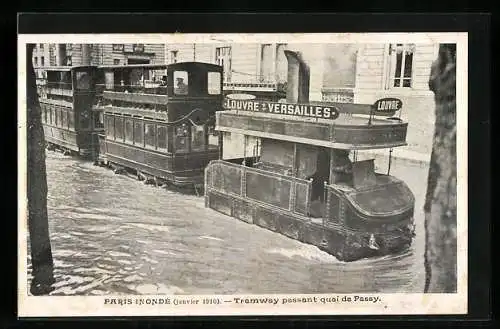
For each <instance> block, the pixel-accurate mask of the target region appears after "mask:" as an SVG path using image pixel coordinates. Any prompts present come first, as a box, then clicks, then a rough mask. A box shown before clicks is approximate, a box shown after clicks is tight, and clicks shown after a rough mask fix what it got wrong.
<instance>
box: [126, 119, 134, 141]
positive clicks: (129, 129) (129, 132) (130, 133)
mask: <svg viewBox="0 0 500 329" xmlns="http://www.w3.org/2000/svg"><path fill="white" fill-rule="evenodd" d="M125 142H127V143H130V144H132V143H134V121H132V119H125Z"/></svg>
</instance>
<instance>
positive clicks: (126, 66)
mask: <svg viewBox="0 0 500 329" xmlns="http://www.w3.org/2000/svg"><path fill="white" fill-rule="evenodd" d="M189 66H205V67H213V68H218V69H222V66H219V65H217V64H212V63H204V62H179V63H173V64H124V65H99V66H98V68H99V69H104V70H106V69H109V70H123V69H152V70H166V69H168V68H176V67H189Z"/></svg>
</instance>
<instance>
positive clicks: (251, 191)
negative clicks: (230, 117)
mask: <svg viewBox="0 0 500 329" xmlns="http://www.w3.org/2000/svg"><path fill="white" fill-rule="evenodd" d="M206 184H207V187H208V188H209V189H213V190H215V191H218V192H221V193H224V194H227V195H232V196H235V197H243V198H247V199H251V200H253V201H255V202H257V203H262V204H266V205H271V206H274V207H278V208H280V209H283V210H287V211H292V212H295V213H298V214H301V215H304V216H307V215H309V210H310V206H311V202H310V200H311V192H312V181H309V180H305V179H301V178H297V177H293V176H287V175H281V174H278V173H273V172H269V171H266V170H261V169H257V168H253V167H246V166H242V165H238V164H234V163H231V162H227V161H223V160H215V161H212V162H211V163H210V165H209V166H208V167H207V170H206Z"/></svg>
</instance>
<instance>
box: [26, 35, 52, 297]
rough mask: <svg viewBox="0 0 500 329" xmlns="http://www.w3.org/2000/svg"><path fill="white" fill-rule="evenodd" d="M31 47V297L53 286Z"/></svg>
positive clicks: (29, 48)
mask: <svg viewBox="0 0 500 329" xmlns="http://www.w3.org/2000/svg"><path fill="white" fill-rule="evenodd" d="M33 49H34V44H28V45H27V52H26V54H27V60H26V88H27V89H26V98H27V99H26V105H27V112H28V113H27V129H28V132H27V139H28V141H27V142H28V154H27V159H28V161H27V162H28V177H27V180H28V227H29V238H30V247H31V264H32V269H33V280H32V282H31V288H30V291H31V293H32V294H33V295H42V294H48V293H49V292H50V290H51V285H52V284H53V283H54V264H53V260H52V249H51V245H50V238H49V225H48V218H47V172H46V168H45V138H44V134H43V127H42V118H41V111H40V103H39V102H38V95H37V89H36V77H35V70H34V68H33V63H32V60H31V59H32V55H33Z"/></svg>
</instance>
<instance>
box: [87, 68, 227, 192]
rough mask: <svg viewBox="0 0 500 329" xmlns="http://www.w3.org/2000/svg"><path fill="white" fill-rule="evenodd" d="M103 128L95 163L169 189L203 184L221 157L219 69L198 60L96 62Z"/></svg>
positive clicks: (189, 187)
mask: <svg viewBox="0 0 500 329" xmlns="http://www.w3.org/2000/svg"><path fill="white" fill-rule="evenodd" d="M99 71H100V74H101V81H103V82H104V83H103V84H102V85H100V87H99V88H100V89H103V91H102V97H101V99H100V100H99V104H98V105H97V106H96V107H95V108H96V110H97V111H102V113H103V119H104V125H105V131H104V133H103V134H101V135H100V136H99V162H100V163H101V164H104V165H110V166H112V167H115V169H117V170H121V169H123V170H127V171H131V172H133V173H136V174H137V177H138V178H139V179H141V180H145V181H146V182H148V181H154V182H155V183H159V184H166V185H169V186H173V187H180V188H188V189H190V190H192V189H193V188H195V189H196V188H200V189H202V188H203V175H204V169H205V167H206V166H207V164H208V163H209V162H210V161H211V160H215V159H217V158H218V157H219V146H218V145H219V137H218V135H217V133H216V132H215V129H214V128H215V112H216V111H218V110H221V109H222V103H223V93H222V67H221V66H218V65H214V64H208V63H200V62H184V63H175V64H170V65H151V64H144V65H143V64H139V65H127V66H123V65H122V66H119V65H118V66H100V67H99Z"/></svg>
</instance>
